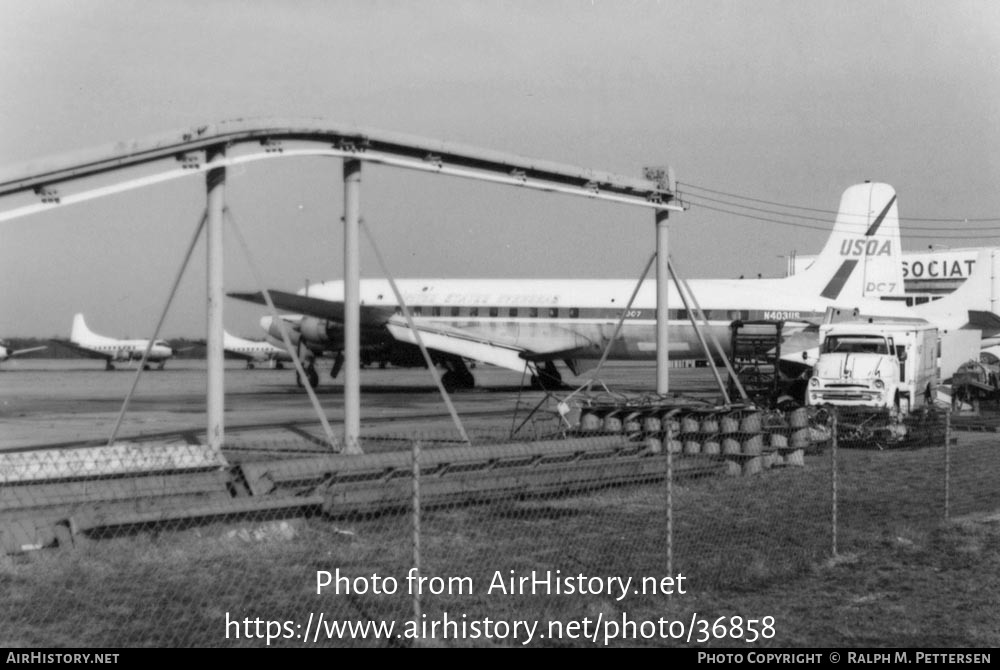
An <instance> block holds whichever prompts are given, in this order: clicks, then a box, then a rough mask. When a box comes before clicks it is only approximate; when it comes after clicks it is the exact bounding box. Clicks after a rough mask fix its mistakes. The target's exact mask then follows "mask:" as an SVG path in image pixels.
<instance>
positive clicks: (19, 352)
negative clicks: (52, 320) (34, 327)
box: [8, 346, 48, 356]
mask: <svg viewBox="0 0 1000 670" xmlns="http://www.w3.org/2000/svg"><path fill="white" fill-rule="evenodd" d="M42 349H48V347H46V346H42V347H30V348H28V349H18V350H17V351H12V352H10V354H8V355H9V356H22V355H24V354H30V353H31V352H32V351H41V350H42Z"/></svg>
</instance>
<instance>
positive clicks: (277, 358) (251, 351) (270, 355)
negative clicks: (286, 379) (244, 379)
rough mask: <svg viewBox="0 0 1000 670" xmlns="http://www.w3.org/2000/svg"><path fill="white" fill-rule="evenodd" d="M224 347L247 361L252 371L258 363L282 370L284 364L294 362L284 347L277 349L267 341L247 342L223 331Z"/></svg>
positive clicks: (248, 367)
mask: <svg viewBox="0 0 1000 670" xmlns="http://www.w3.org/2000/svg"><path fill="white" fill-rule="evenodd" d="M222 346H223V348H224V349H225V350H226V351H227V352H228V353H230V354H232V355H234V356H237V357H239V358H243V359H245V360H246V362H247V369H250V370H252V369H253V367H254V365H256V364H258V363H269V364H270V366H271V367H272V368H278V369H279V370H280V369H281V368H283V367H284V365H282V363H284V362H285V361H291V360H292V356H291V354H289V353H288V352H287V351H285V349H284V347H276V346H275V345H273V344H271V343H270V342H266V341H259V340H245V339H243V338H242V337H236V336H235V335H230V334H229V333H228V332H226V331H222Z"/></svg>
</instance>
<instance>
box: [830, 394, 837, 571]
mask: <svg viewBox="0 0 1000 670" xmlns="http://www.w3.org/2000/svg"><path fill="white" fill-rule="evenodd" d="M830 420H831V421H832V423H833V425H832V426H831V429H830V433H831V435H832V439H831V449H830V451H831V452H832V453H831V455H830V460H831V461H832V462H831V465H830V472H831V473H832V474H831V477H830V479H831V484H832V487H833V498H832V505H831V508H832V509H831V511H832V517H831V524H832V526H831V529H832V532H831V537H832V539H833V556H834V557H836V556H837V412H836V410H835V411H833V412H831V413H830Z"/></svg>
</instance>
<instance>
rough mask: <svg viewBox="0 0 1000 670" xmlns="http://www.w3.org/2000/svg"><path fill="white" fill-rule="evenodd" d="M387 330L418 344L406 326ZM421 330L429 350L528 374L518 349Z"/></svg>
mask: <svg viewBox="0 0 1000 670" xmlns="http://www.w3.org/2000/svg"><path fill="white" fill-rule="evenodd" d="M386 328H388V329H389V332H390V333H391V334H392V336H393V337H394V338H396V339H397V340H399V341H400V342H409V343H410V344H416V343H417V338H416V336H415V335H414V334H413V331H412V330H410V328H409V326H407V325H406V324H399V323H396V322H389V323H388V324H386ZM418 328H419V330H420V339H421V340H423V343H424V346H426V347H427V348H428V349H435V350H437V351H443V352H445V353H448V354H454V355H456V356H461V357H462V358H471V359H473V360H476V361H482V362H483V363H490V364H491V365H496V366H499V367H502V368H507V369H508V370H514V371H515V372H520V371H522V370H524V367H525V365H527V361H525V359H524V358H522V357H521V354H522V352H523V350H522V349H519V348H517V347H513V346H510V345H503V344H498V343H490V342H488V341H486V340H478V339H473V338H468V337H456V336H454V335H453V334H448V333H444V332H439V331H437V330H431V329H427V328H425V327H423V326H418Z"/></svg>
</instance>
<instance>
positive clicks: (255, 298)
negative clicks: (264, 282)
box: [228, 290, 396, 326]
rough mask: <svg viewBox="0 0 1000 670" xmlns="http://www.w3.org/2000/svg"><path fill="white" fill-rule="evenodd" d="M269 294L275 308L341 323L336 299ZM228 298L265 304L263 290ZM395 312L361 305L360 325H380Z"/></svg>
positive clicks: (274, 292)
mask: <svg viewBox="0 0 1000 670" xmlns="http://www.w3.org/2000/svg"><path fill="white" fill-rule="evenodd" d="M268 293H269V294H270V295H271V302H273V303H274V306H275V307H276V308H277V309H280V310H284V311H286V312H292V313H294V314H305V315H306V316H315V317H318V318H320V319H329V320H330V321H337V322H340V323H343V321H344V303H343V302H341V301H337V300H323V299H322V298H310V297H309V296H306V295H300V294H298V293H288V292H287V291H273V290H268ZM228 295H229V297H230V298H236V299H237V300H245V301H247V302H252V303H256V304H258V305H266V304H267V301H266V300H265V299H264V294H263V292H260V291H258V292H256V293H229V294H228ZM395 313H396V310H395V308H393V307H373V306H371V305H361V325H363V326H381V325H383V324H384V323H385V322H386V321H387V320H388V319H389V317H391V316H392V315H393V314H395Z"/></svg>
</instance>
